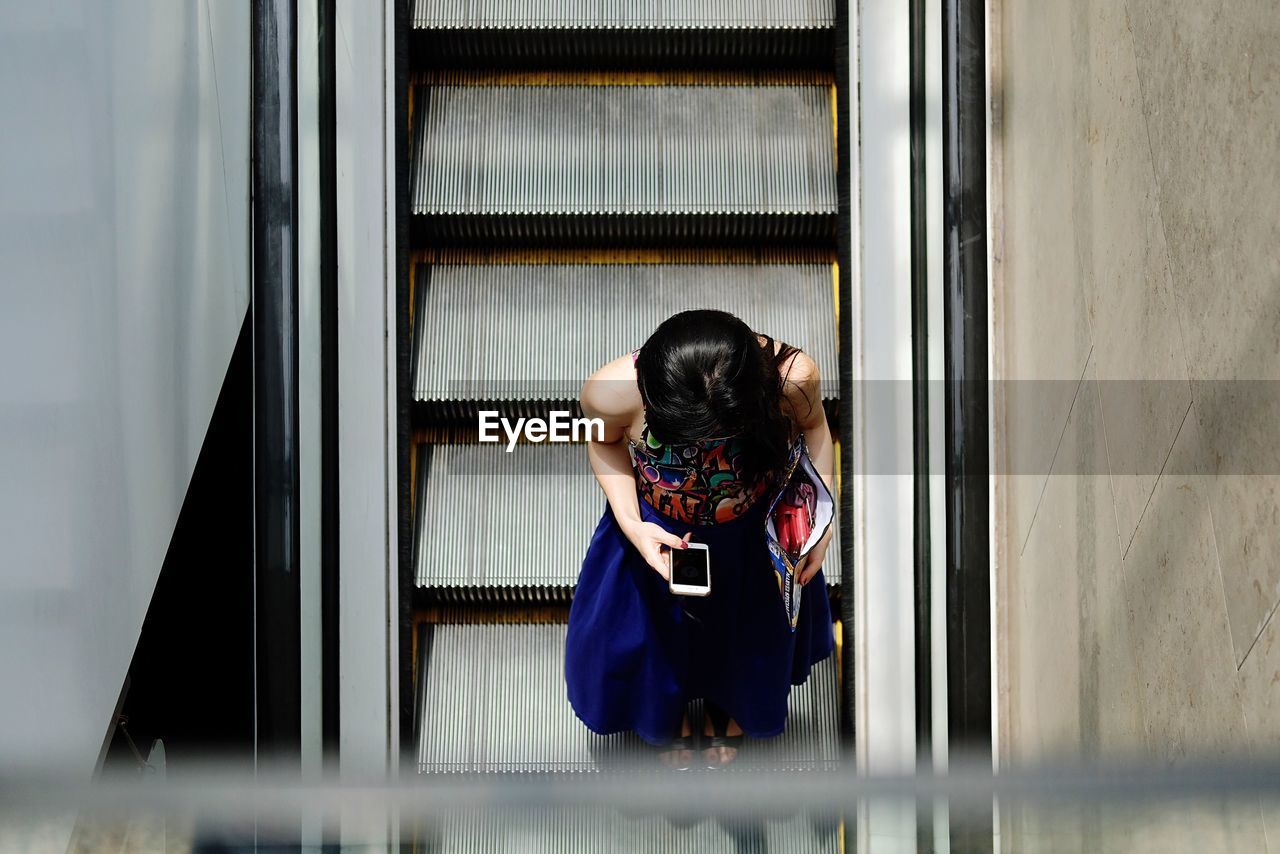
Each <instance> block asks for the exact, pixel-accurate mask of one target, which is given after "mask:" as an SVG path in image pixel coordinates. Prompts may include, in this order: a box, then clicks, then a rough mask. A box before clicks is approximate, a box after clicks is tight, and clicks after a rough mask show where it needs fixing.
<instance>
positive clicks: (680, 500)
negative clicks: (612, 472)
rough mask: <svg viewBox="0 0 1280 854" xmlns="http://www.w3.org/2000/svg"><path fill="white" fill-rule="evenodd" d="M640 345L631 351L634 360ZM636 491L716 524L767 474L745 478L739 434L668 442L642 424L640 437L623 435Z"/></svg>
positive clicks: (693, 519)
mask: <svg viewBox="0 0 1280 854" xmlns="http://www.w3.org/2000/svg"><path fill="white" fill-rule="evenodd" d="M639 353H640V351H639V350H632V351H631V361H632V364H634V363H635V360H636V359H637V358H638V357H639ZM627 444H628V446H629V447H630V449H631V463H632V465H634V466H635V469H636V475H637V477H636V480H637V483H638V488H639V492H640V496H641V497H642V498H643V499H644V500H645V501H647V502H649V504H651V505H652V506H653V507H654V509H656V510H657V511H658V512H660V513H663V514H665V515H667V516H669V517H671V518H672V519H676V520H678V521H680V522H684V523H686V524H690V525H715V524H718V523H720V522H728V521H730V520H732V519H736V518H737V517H739V516H741V515H742V514H743V513H746V512H747V510H748V509H750V508H751V506H752V505H753V504H755V502H756V501H758V500H759V499H760V498H761V497H762V496H763V495H764V494H765V493H766V492H767V491H768V489H769V485H770V482H771V478H769V477H765V476H762V477H759V478H757V479H756V481H755V482H754V483H752V482H748V481H747V480H746V478H745V476H744V474H743V471H742V457H743V447H742V442H741V437H740V436H726V437H723V438H719V439H710V440H707V441H705V442H694V443H688V444H672V445H666V444H663V443H662V442H660V441H659V440H658V439H657V438H655V437H654V435H653V434H652V433H650V432H649V425H648V424H645V425H644V427H643V428H642V430H641V432H640V441H639V442H636V441H634V440H632V439H631V437H630V436H628V437H627Z"/></svg>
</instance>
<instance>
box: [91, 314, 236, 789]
mask: <svg viewBox="0 0 1280 854" xmlns="http://www.w3.org/2000/svg"><path fill="white" fill-rule="evenodd" d="M250 344H251V340H250V335H249V324H248V320H247V319H246V321H245V323H244V324H243V325H242V326H241V329H240V335H239V338H238V339H237V341H236V347H235V351H234V353H233V354H232V357H231V363H230V366H229V367H228V369H227V374H226V377H225V379H224V380H223V382H222V390H221V391H220V392H219V394H218V402H217V405H216V407H215V408H214V412H213V418H212V419H211V420H210V422H209V429H208V432H207V433H206V434H205V440H204V445H203V446H202V448H201V449H200V456H199V458H198V460H197V462H196V467H195V472H194V473H193V474H192V477H191V483H190V484H189V485H188V487H187V495H186V498H185V499H184V501H183V503H182V510H181V512H180V514H179V516H178V522H177V525H176V526H175V527H174V532H173V538H172V539H171V540H170V543H169V551H168V553H167V554H166V555H165V560H164V566H163V568H162V569H161V571H160V578H159V580H158V581H157V582H156V589H155V592H154V594H153V595H152V597H151V604H150V606H149V608H148V609H147V616H146V619H145V620H144V622H143V624H142V633H141V635H140V637H139V640H138V646H137V648H136V649H135V650H134V655H133V661H132V662H131V663H130V665H129V675H128V687H127V689H126V691H125V696H124V703H123V706H122V709H121V718H122V719H123V721H124V724H123V725H122V726H115V727H114V733H113V735H112V739H111V743H110V746H109V748H108V750H107V754H106V759H105V766H106V767H107V768H109V769H111V770H116V771H120V770H125V769H127V768H128V767H130V766H131V765H138V764H139V756H138V754H135V752H134V746H136V749H137V751H138V753H139V754H140V755H141V757H142V758H145V757H146V756H147V754H148V752H149V751H150V747H151V745H152V743H153V742H154V740H155V739H162V740H163V742H164V748H165V750H164V752H165V757H166V768H167V773H173V772H175V771H180V770H181V769H182V767H183V764H184V762H185V761H187V760H189V759H197V758H200V757H204V756H207V755H209V754H216V755H217V756H218V757H219V758H226V759H232V758H235V759H238V758H240V757H243V758H244V759H245V761H250V760H251V759H252V751H253V501H252V498H253V396H252V393H253V382H252V381H253V373H252V367H253V366H252V362H251V347H250ZM130 741H132V743H133V745H132V746H131V744H130Z"/></svg>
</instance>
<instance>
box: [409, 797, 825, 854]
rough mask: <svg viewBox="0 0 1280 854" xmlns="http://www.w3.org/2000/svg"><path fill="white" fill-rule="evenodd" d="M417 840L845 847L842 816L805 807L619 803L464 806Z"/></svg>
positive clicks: (791, 850) (572, 853)
mask: <svg viewBox="0 0 1280 854" xmlns="http://www.w3.org/2000/svg"><path fill="white" fill-rule="evenodd" d="M416 839H417V840H418V841H419V843H420V844H422V846H423V847H424V849H425V850H427V851H431V852H440V854H454V852H457V854H469V852H490V851H555V852H559V854H578V852H581V854H596V852H600V851H625V852H656V854H667V852H670V854H677V852H680V854H683V852H689V851H696V852H698V854H702V852H710V854H743V852H760V854H764V852H778V854H836V852H839V851H842V850H843V849H842V847H841V845H840V825H839V824H838V823H837V821H836V820H835V819H834V818H821V817H818V816H816V815H807V814H802V815H796V816H790V817H778V818H770V819H764V818H758V819H753V820H744V819H736V820H730V821H721V820H716V821H712V820H702V821H699V822H696V823H693V824H687V823H684V822H682V823H680V824H676V823H674V822H672V821H670V820H668V819H666V818H664V817H662V816H657V815H645V814H640V813H638V812H634V811H625V812H624V810H622V809H613V808H609V809H594V810H593V809H586V808H578V809H569V810H563V811H557V812H536V811H531V810H527V809H517V808H512V809H504V810H503V811H502V812H501V813H500V814H499V815H484V814H481V813H479V812H478V811H463V812H459V813H455V814H452V815H450V817H449V818H448V819H446V820H445V821H443V822H441V823H440V824H439V825H438V826H436V827H433V828H430V829H429V830H428V829H419V832H418V833H417V834H416Z"/></svg>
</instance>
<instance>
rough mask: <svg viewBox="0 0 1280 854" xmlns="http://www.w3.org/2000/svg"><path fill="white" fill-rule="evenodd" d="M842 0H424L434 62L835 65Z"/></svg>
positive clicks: (417, 20) (418, 51) (417, 18)
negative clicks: (837, 7) (660, 0)
mask: <svg viewBox="0 0 1280 854" xmlns="http://www.w3.org/2000/svg"><path fill="white" fill-rule="evenodd" d="M834 35H835V2H834V0H694V1H693V2H688V0H686V2H675V3H672V2H666V3H661V4H658V3H634V2H624V0H606V2H601V0H572V2H564V0H539V2H535V3H528V2H514V0H491V2H487V3H474V2H466V0H446V2H441V0H416V2H415V3H414V9H413V29H412V38H413V49H412V50H411V51H410V56H411V58H413V59H416V60H418V61H419V62H421V63H424V64H425V63H429V64H430V67H431V68H435V69H439V68H521V69H530V68H561V69H562V68H592V69H602V68H676V67H679V68H717V69H723V68H753V69H754V68H796V67H807V68H820V67H821V68H826V67H830V66H831V64H832V63H833V61H834V55H835V40H834Z"/></svg>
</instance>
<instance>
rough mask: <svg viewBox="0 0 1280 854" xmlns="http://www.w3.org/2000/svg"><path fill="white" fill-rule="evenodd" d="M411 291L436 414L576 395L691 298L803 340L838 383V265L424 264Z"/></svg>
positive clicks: (419, 365)
mask: <svg viewBox="0 0 1280 854" xmlns="http://www.w3.org/2000/svg"><path fill="white" fill-rule="evenodd" d="M415 290H416V292H417V293H416V298H417V309H416V311H415V312H414V317H415V324H414V326H415V341H414V353H415V362H414V378H413V388H414V398H415V400H417V401H419V402H421V403H422V404H424V408H425V409H426V415H427V417H428V418H430V419H433V420H457V419H467V420H470V421H472V422H474V420H475V417H476V415H475V413H476V411H477V410H479V409H492V408H495V404H503V403H506V404H510V403H513V402H521V401H527V402H533V403H540V404H543V406H542V409H545V404H546V403H548V402H558V403H560V404H561V408H564V406H565V405H568V404H570V403H576V401H577V399H578V394H579V392H580V391H581V388H582V382H583V380H585V379H586V378H587V377H588V376H589V375H590V374H591V372H592V371H594V370H595V369H596V368H598V367H599V366H600V365H602V364H604V363H605V362H607V361H608V360H610V359H614V358H617V357H618V356H620V355H623V354H625V353H626V352H627V351H629V350H632V349H634V348H636V347H639V346H640V345H641V344H643V343H644V341H645V339H646V338H647V337H648V336H649V334H650V333H652V332H653V330H654V329H655V328H656V327H657V325H658V324H659V323H660V322H661V321H662V320H663V319H665V318H666V317H668V316H670V315H672V314H674V313H676V312H678V311H683V310H685V309H690V308H705V307H716V308H720V309H723V310H726V311H730V312H733V313H734V314H736V315H738V316H739V317H740V318H742V319H743V320H744V321H745V322H746V323H747V324H748V325H750V326H751V327H752V328H753V329H756V330H758V331H761V332H765V333H767V334H769V335H773V336H775V337H777V338H779V339H781V340H783V341H785V342H787V343H789V344H793V345H795V346H797V347H800V348H801V349H802V350H804V351H805V352H806V353H808V354H809V355H810V356H811V357H812V358H813V360H814V361H815V362H816V363H817V365H818V369H819V371H820V372H821V375H822V394H823V397H824V398H826V399H828V400H832V399H834V398H835V397H836V396H837V394H838V390H839V377H838V375H837V364H838V362H837V353H836V319H835V299H834V294H833V289H832V267H831V265H830V264H795V265H782V264H741V265H739V264H707V265H693V264H684V265H678V264H671V265H668V264H577V265H570V264H563V265H561V264H556V265H539V264H528V265H497V264H487V265H478V266H469V265H442V266H429V265H426V264H423V265H420V266H419V267H418V268H417V273H416V275H415ZM499 408H503V409H510V408H511V407H509V406H502V407H499ZM518 414H528V413H518ZM539 414H542V413H541V412H539Z"/></svg>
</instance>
